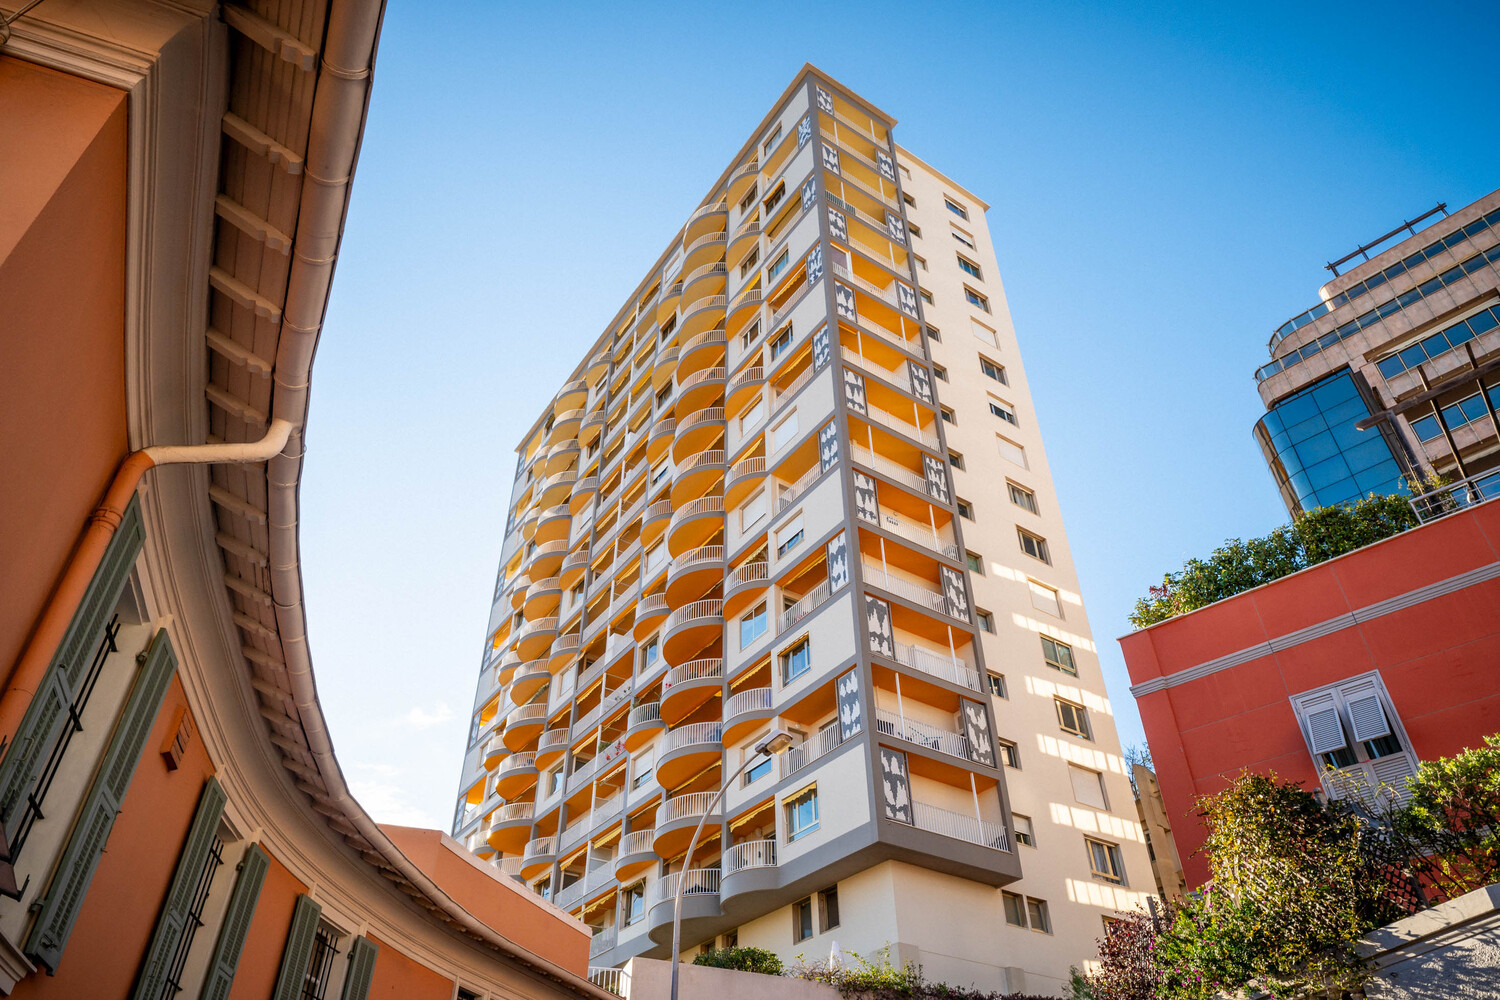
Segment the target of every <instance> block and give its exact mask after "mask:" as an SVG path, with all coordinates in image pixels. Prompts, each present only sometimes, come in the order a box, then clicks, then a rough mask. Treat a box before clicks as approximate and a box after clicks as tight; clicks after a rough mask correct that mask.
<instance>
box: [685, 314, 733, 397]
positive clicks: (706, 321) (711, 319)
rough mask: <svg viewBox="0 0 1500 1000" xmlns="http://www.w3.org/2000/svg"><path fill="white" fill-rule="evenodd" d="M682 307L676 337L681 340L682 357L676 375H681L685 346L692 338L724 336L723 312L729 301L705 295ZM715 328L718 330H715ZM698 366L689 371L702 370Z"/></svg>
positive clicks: (724, 315) (700, 365) (700, 366)
mask: <svg viewBox="0 0 1500 1000" xmlns="http://www.w3.org/2000/svg"><path fill="white" fill-rule="evenodd" d="M682 301H683V302H685V303H686V305H684V306H683V307H682V326H681V327H679V328H678V333H677V335H678V336H679V337H681V338H682V340H683V347H682V352H683V353H682V355H681V356H679V357H678V359H677V373H678V375H679V377H680V376H681V374H682V369H683V362H684V361H685V360H686V359H687V345H688V343H689V342H690V341H691V340H692V338H694V337H697V336H700V335H702V334H705V333H709V334H718V335H720V336H723V335H724V330H723V326H724V321H725V317H726V315H727V314H726V312H725V310H726V309H727V308H728V307H729V300H728V299H727V298H725V297H724V296H722V295H705V296H704V297H702V298H700V299H695V300H693V301H688V300H687V299H685V298H684V299H683V300H682ZM715 327H717V328H718V329H715ZM702 367H703V365H702V364H699V365H698V366H697V367H696V368H690V369H689V370H690V371H696V370H697V369H698V368H702Z"/></svg>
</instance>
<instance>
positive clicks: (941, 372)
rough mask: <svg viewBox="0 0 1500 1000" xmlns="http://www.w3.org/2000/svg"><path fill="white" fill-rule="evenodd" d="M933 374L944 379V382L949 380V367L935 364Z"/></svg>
mask: <svg viewBox="0 0 1500 1000" xmlns="http://www.w3.org/2000/svg"><path fill="white" fill-rule="evenodd" d="M932 374H933V375H934V376H935V377H937V378H940V379H942V380H943V381H944V382H946V381H948V369H946V368H944V367H943V366H942V365H933V366H932Z"/></svg>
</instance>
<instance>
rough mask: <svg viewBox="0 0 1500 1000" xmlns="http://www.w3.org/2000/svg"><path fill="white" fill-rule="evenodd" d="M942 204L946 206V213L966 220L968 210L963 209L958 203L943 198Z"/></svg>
mask: <svg viewBox="0 0 1500 1000" xmlns="http://www.w3.org/2000/svg"><path fill="white" fill-rule="evenodd" d="M943 204H944V205H947V206H948V211H950V212H952V213H953V214H954V215H956V216H958V217H959V218H960V219H967V218H968V217H969V210H968V209H966V208H964V207H963V206H962V205H960V204H959V203H958V202H956V201H954V200H953V199H952V198H944V199H943Z"/></svg>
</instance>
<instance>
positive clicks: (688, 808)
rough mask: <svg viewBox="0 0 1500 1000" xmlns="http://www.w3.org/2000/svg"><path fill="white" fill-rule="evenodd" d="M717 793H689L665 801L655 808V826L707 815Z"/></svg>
mask: <svg viewBox="0 0 1500 1000" xmlns="http://www.w3.org/2000/svg"><path fill="white" fill-rule="evenodd" d="M717 795H718V792H689V793H687V794H686V795H678V796H675V797H673V798H670V799H667V800H666V801H665V802H663V803H662V804H661V805H659V806H657V807H656V825H657V826H658V827H659V826H661V825H662V824H663V823H671V822H672V821H674V820H679V819H697V818H698V817H700V816H704V815H706V814H707V813H708V810H709V807H710V806H712V805H713V803H714V798H715V796H717Z"/></svg>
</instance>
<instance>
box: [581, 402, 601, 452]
mask: <svg viewBox="0 0 1500 1000" xmlns="http://www.w3.org/2000/svg"><path fill="white" fill-rule="evenodd" d="M608 422H609V418H608V415H607V414H605V412H604V411H603V410H594V411H592V412H591V413H589V414H588V415H587V416H585V417H584V418H583V422H582V423H580V424H579V425H578V443H579V444H581V445H591V444H593V443H594V442H595V441H597V440H599V435H600V434H602V433H603V432H604V425H605V424H606V423H608Z"/></svg>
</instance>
